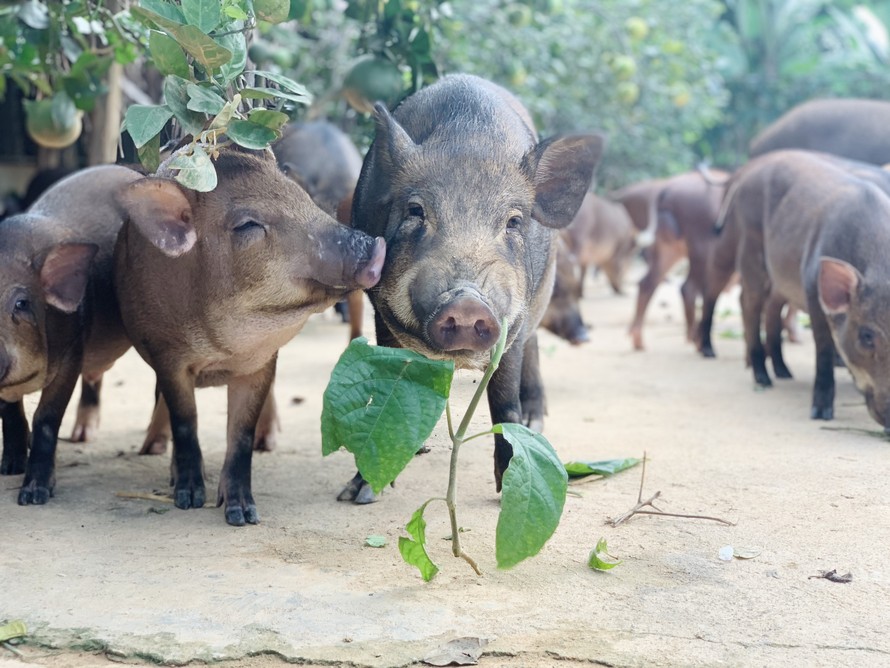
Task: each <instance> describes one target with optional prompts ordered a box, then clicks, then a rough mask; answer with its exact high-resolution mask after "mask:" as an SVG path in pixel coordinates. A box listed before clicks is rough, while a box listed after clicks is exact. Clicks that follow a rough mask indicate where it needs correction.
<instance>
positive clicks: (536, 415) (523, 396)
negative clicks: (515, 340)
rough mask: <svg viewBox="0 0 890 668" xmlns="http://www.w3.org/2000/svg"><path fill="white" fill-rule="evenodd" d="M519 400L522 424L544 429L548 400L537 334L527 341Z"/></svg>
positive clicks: (536, 429)
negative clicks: (542, 374)
mask: <svg viewBox="0 0 890 668" xmlns="http://www.w3.org/2000/svg"><path fill="white" fill-rule="evenodd" d="M519 402H520V404H521V405H522V424H524V425H525V426H526V427H528V428H529V429H531V430H532V431H537V432H541V431H544V416H545V415H546V414H547V401H546V398H545V396H544V382H543V381H542V380H541V365H540V361H539V358H538V335H537V334H532V335H531V336H530V337H529V338H528V340H527V341H526V342H525V346H524V351H523V354H522V375H521V377H520V381H519Z"/></svg>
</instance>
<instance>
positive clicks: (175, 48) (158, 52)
mask: <svg viewBox="0 0 890 668" xmlns="http://www.w3.org/2000/svg"><path fill="white" fill-rule="evenodd" d="M148 49H149V51H151V59H152V60H153V61H154V64H155V67H157V68H158V71H159V72H160V73H161V74H164V75H167V74H175V75H176V76H178V77H182V78H184V79H188V78H189V75H190V72H189V64H188V60H187V59H186V57H185V52H184V51H183V50H182V47H181V46H179V43H178V42H177V41H176V40H175V39H173V38H172V37H170V36H169V35H167V34H166V33H162V32H158V31H157V30H152V31H151V32H150V33H149V37H148Z"/></svg>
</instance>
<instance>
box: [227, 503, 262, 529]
mask: <svg viewBox="0 0 890 668" xmlns="http://www.w3.org/2000/svg"><path fill="white" fill-rule="evenodd" d="M226 522H227V523H228V524H231V525H232V526H233V527H243V526H244V525H245V524H259V522H260V518H259V515H257V512H256V506H255V505H253V504H252V503H249V504H247V505H246V506H245V507H243V508H242V507H241V506H229V507H228V508H226Z"/></svg>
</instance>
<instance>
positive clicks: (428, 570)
mask: <svg viewBox="0 0 890 668" xmlns="http://www.w3.org/2000/svg"><path fill="white" fill-rule="evenodd" d="M425 509H426V503H424V504H423V505H422V506H421V507H420V508H418V509H417V510H416V511H414V515H412V516H411V520H410V521H409V522H408V524H406V525H405V531H407V532H408V535H409V536H411V538H405V537H404V536H400V537H399V553H400V554H401V555H402V559H404V560H405V563H407V564H411V565H412V566H414V567H416V568H417V570H419V571H420V576H421V577H422V578H423V581H424V582H429V581H430V580H432V579H433V578H434V577H435V576H436V573H438V572H439V567H438V566H436V564H434V563H433V560H432V559H430V555H428V554H427V553H426V520H424V519H423V511H424V510H425ZM412 539H413V540H412Z"/></svg>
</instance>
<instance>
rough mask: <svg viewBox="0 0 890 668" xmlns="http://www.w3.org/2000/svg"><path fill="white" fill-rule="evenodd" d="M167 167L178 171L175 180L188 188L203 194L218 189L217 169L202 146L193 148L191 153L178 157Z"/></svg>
mask: <svg viewBox="0 0 890 668" xmlns="http://www.w3.org/2000/svg"><path fill="white" fill-rule="evenodd" d="M167 167H168V168H170V169H172V170H176V171H177V173H176V176H175V179H176V180H177V181H178V182H179V183H181V184H182V185H184V186H185V187H186V188H191V189H192V190H196V191H197V192H202V193H206V192H210V191H211V190H213V189H214V188H216V168H215V167H214V166H213V161H212V160H211V159H210V156H209V155H207V153H206V152H205V151H204V149H202V148H201V147H200V146H193V147H192V152H191V153H180V154H178V155H176V156H175V157H174V158H172V159H171V160H170V162H168V163H167Z"/></svg>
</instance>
